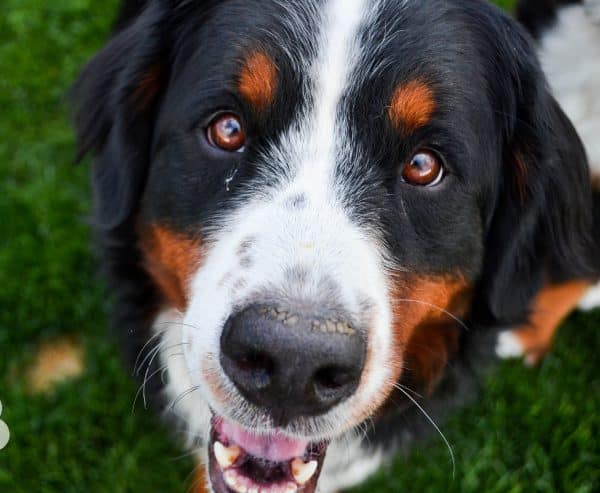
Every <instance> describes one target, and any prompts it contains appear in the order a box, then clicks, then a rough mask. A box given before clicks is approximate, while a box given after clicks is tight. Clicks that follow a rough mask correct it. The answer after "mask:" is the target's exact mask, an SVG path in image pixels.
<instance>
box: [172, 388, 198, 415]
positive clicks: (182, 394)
mask: <svg viewBox="0 0 600 493" xmlns="http://www.w3.org/2000/svg"><path fill="white" fill-rule="evenodd" d="M196 390H200V385H194V386H193V387H192V388H190V389H188V390H186V391H184V392H182V393H181V394H179V395H178V396H177V398H176V399H175V400H174V401H173V403H172V404H171V405H170V408H171V409H172V410H173V409H175V407H176V406H177V404H179V403H180V402H181V401H182V399H185V398H186V397H187V396H188V395H190V394H192V393H194V392H196Z"/></svg>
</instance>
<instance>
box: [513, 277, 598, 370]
mask: <svg viewBox="0 0 600 493" xmlns="http://www.w3.org/2000/svg"><path fill="white" fill-rule="evenodd" d="M590 285H591V283H590V282H588V281H571V282H567V283H564V284H554V285H548V286H546V287H545V288H544V289H542V290H541V291H540V292H539V293H538V295H537V296H536V298H535V300H534V302H533V307H532V310H531V315H530V317H529V323H528V324H526V325H524V326H522V327H520V328H519V329H516V330H514V331H513V334H514V335H515V336H516V337H517V339H519V341H520V343H521V344H522V345H523V349H524V353H525V361H526V363H528V364H531V365H533V364H537V363H539V361H541V359H542V358H543V357H544V355H545V354H546V353H547V352H548V351H549V350H550V348H551V346H552V340H553V338H554V334H555V333H556V330H557V329H558V327H559V325H560V324H561V323H562V322H563V320H564V319H565V318H566V317H567V315H569V313H571V311H572V310H573V309H574V308H575V307H576V306H577V303H578V302H579V300H580V299H581V298H582V297H583V295H584V294H585V292H586V291H587V289H588V288H589V287H590Z"/></svg>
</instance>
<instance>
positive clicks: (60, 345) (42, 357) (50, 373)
mask: <svg viewBox="0 0 600 493" xmlns="http://www.w3.org/2000/svg"><path fill="white" fill-rule="evenodd" d="M84 360H85V354H84V350H83V347H82V346H81V344H80V343H79V342H78V341H76V340H75V339H71V338H64V339H59V340H57V341H53V342H49V343H45V344H43V345H42V346H41V347H40V348H39V350H38V352H37V354H36V357H35V361H34V362H33V364H32V365H31V367H30V368H29V369H28V370H27V387H28V389H29V391H30V392H32V393H34V394H37V393H44V392H50V391H52V390H53V389H54V388H55V387H56V386H57V385H58V384H60V383H62V382H64V381H66V380H70V379H73V378H76V377H78V376H80V375H81V374H82V373H83V371H84V369H85V362H84Z"/></svg>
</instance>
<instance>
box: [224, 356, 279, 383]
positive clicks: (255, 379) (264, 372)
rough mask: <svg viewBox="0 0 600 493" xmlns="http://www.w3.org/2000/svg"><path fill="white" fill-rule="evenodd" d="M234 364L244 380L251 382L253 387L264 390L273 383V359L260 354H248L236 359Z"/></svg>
mask: <svg viewBox="0 0 600 493" xmlns="http://www.w3.org/2000/svg"><path fill="white" fill-rule="evenodd" d="M234 364H235V366H236V368H237V369H238V371H239V373H241V374H243V375H244V380H247V381H251V382H252V384H253V387H255V388H257V389H264V388H266V387H268V386H269V384H270V383H271V377H272V375H273V372H274V371H275V363H274V362H273V360H272V358H270V357H269V356H267V355H266V354H264V353H260V352H247V353H245V354H243V355H241V356H239V357H238V358H236V359H235V361H234Z"/></svg>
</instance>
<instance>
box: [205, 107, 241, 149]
mask: <svg viewBox="0 0 600 493" xmlns="http://www.w3.org/2000/svg"><path fill="white" fill-rule="evenodd" d="M206 137H207V138H208V141H209V142H210V144H211V145H213V146H214V147H218V148H219V149H222V150H224V151H227V152H239V151H242V150H243V148H244V145H245V144H246V132H244V127H243V126H242V122H241V120H240V118H239V117H238V116H237V115H234V114H233V113H224V114H221V115H219V116H217V117H216V118H215V119H214V120H213V121H212V122H210V125H209V126H208V129H207V130H206Z"/></svg>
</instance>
